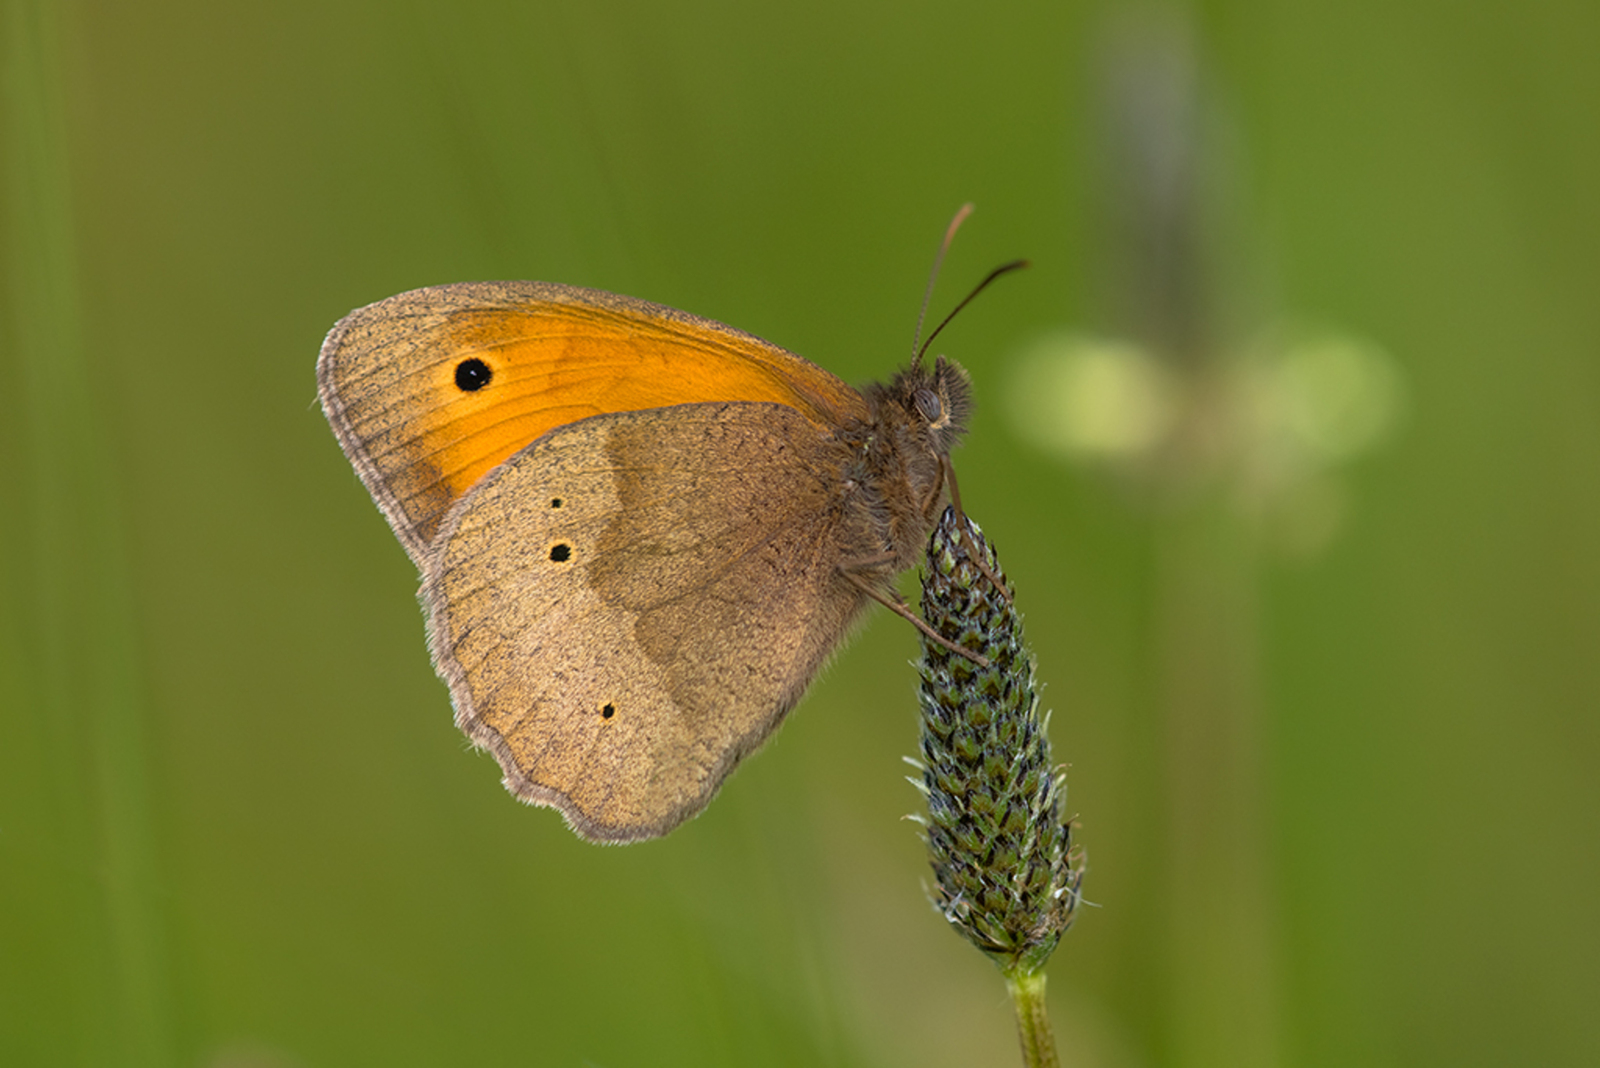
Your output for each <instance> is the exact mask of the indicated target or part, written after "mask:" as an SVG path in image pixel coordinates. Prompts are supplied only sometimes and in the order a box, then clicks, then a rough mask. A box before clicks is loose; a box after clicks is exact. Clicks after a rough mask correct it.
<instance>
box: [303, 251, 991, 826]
mask: <svg viewBox="0 0 1600 1068" xmlns="http://www.w3.org/2000/svg"><path fill="white" fill-rule="evenodd" d="M317 383H318V387H319V392H320V394H321V398H322V408H323V411H324V412H325V413H326V414H327V417H328V422H329V423H331V424H332V425H333V430H334V433H335V434H336V435H338V438H339V444H340V445H341V446H342V447H343V448H344V451H345V454H346V455H347V456H348V457H349V458H350V462H351V463H352V464H353V465H355V469H356V471H357V473H358V474H359V475H360V476H361V480H362V482H364V483H365V484H366V486H367V489H368V490H369V491H370V492H371V493H372V497H373V499H374V500H375V501H376V502H377V504H378V506H379V507H380V508H382V509H383V512H384V514H385V515H386V516H388V518H389V523H390V525H391V526H392V527H394V531H395V533H396V534H397V535H398V536H399V538H400V542H401V544H403V545H404V546H405V549H406V552H408V553H409V554H410V555H411V559H412V560H413V561H414V562H415V563H416V565H417V567H418V569H419V570H420V571H421V572H422V594H421V596H422V601H423V603H424V606H425V610H426V613H427V618H428V647H429V650H430V651H431V653H432V655H433V663H434V667H435V669H437V671H438V672H439V675H440V676H441V677H442V678H443V679H444V680H445V682H446V683H448V684H449V686H450V694H451V697H452V699H453V701H454V704H455V714H456V724H457V725H458V726H459V727H460V728H461V729H462V730H463V731H465V732H466V734H467V735H468V737H470V738H471V739H472V740H473V741H474V742H475V743H476V744H478V745H479V746H482V747H483V748H485V749H488V750H489V751H490V752H492V753H493V754H494V755H495V758H496V759H497V760H498V761H499V762H500V767H501V769H502V770H503V771H504V773H505V785H506V787H507V789H509V790H511V792H512V793H514V794H516V795H517V796H518V797H520V798H522V799H523V800H524V801H528V802H532V803H533V804H537V805H547V806H550V807H553V808H556V809H559V810H560V811H561V813H562V815H563V816H565V817H566V820H567V823H568V824H569V825H571V827H572V828H573V830H575V831H576V832H577V833H578V834H580V835H582V836H583V837H585V838H588V839H591V840H594V841H604V842H628V841H634V840H638V839H642V838H652V837H655V836H658V835H662V834H665V833H666V832H667V831H669V830H671V829H672V828H673V827H675V826H677V825H678V824H679V823H681V822H683V821H684V820H686V819H688V818H689V817H690V816H693V815H695V814H696V813H697V812H699V811H700V810H701V809H702V808H704V807H705V805H706V803H707V802H708V801H710V800H711V797H712V795H713V794H714V793H715V792H716V790H717V787H718V786H719V785H720V784H721V782H722V781H723V779H725V778H726V777H727V776H728V774H729V772H731V771H732V770H733V768H734V765H736V764H737V763H738V762H739V760H740V759H741V758H742V757H744V756H745V755H746V754H747V753H749V752H751V751H752V750H754V749H755V748H756V747H757V746H759V745H760V744H761V742H762V741H763V740H764V739H765V738H766V737H767V736H768V735H769V734H771V733H772V732H773V730H774V729H776V727H777V726H778V724H779V723H780V722H781V721H782V719H783V717H784V715H785V714H786V713H787V712H788V711H789V709H790V708H792V707H794V704H795V702H797V701H798V700H799V699H800V696H801V694H802V693H803V692H804V690H805V688H806V685H807V683H808V682H809V681H810V680H811V677H812V676H813V675H814V674H815V673H816V671H817V669H818V667H819V666H820V665H821V664H822V662H823V660H825V659H826V658H827V656H828V654H829V652H830V651H831V650H832V649H833V648H834V647H835V646H837V645H838V644H839V643H840V641H841V640H842V639H843V638H844V636H845V634H846V632H847V631H848V630H849V627H850V624H851V622H852V621H853V620H854V619H855V618H856V617H857V616H858V615H859V614H860V612H861V610H862V609H863V607H865V605H866V603H867V602H868V601H869V600H871V599H874V598H876V599H878V600H881V601H884V602H885V603H888V604H890V605H891V607H893V606H895V605H897V604H898V601H899V599H898V596H897V595H896V594H895V591H894V587H893V581H894V578H895V576H896V575H898V574H899V573H900V572H901V571H903V570H905V569H906V568H907V567H909V566H911V564H912V562H913V560H914V558H915V556H916V554H917V552H918V550H919V548H920V547H921V545H922V543H923V541H924V540H925V539H926V537H927V535H928V532H929V530H930V529H931V527H932V524H933V521H934V518H935V516H936V514H937V511H938V508H939V506H940V504H942V501H943V498H944V495H945V492H946V485H947V481H948V480H947V478H946V477H945V472H946V470H947V462H946V457H947V455H948V453H949V451H950V449H951V448H952V447H953V446H954V445H955V444H956V441H957V439H958V438H959V437H960V436H961V434H962V432H963V429H964V427H965V424H966V420H967V415H968V412H969V409H970V400H969V389H968V385H967V378H966V375H965V373H964V372H963V371H962V370H961V369H960V368H959V367H958V366H957V365H955V364H954V363H951V362H949V361H947V360H945V359H944V358H942V357H941V358H939V359H938V360H936V361H934V362H933V363H932V365H931V366H929V365H925V364H923V363H922V362H921V361H920V359H918V360H915V361H913V363H912V365H911V366H910V367H909V368H907V369H906V370H905V371H902V372H901V373H900V374H898V375H897V376H896V377H895V378H894V379H893V381H891V382H890V383H889V384H888V385H882V384H873V385H869V386H867V387H866V388H865V389H863V390H860V391H857V390H855V389H852V388H851V387H850V386H848V385H846V384H845V383H844V382H842V381H840V380H839V379H838V378H835V377H834V376H833V375H831V374H829V373H828V372H827V371H824V370H823V369H822V368H820V367H817V366H816V365H814V364H811V363H808V362H807V361H805V360H803V359H801V358H800V357H799V356H796V355H794V354H793V353H790V352H786V351H784V350H783V349H780V348H777V347H776V346H774V345H770V344H768V343H767V342H765V341H762V340H761V339H759V338H756V337H752V336H751V335H749V334H745V333H741V332H740V331H738V330H734V329H732V328H730V327H727V326H724V325H722V324H721V323H716V322H712V321H710V320H707V319H700V318H697V317H695V316H692V315H687V314H685V313H683V312H680V311H674V310H673V309H671V308H665V307H661V306H660V305H656V304H649V303H646V302H644V301H641V300H633V299H630V298H628V297H620V296H615V295H613V294H610V293H602V292H599V291H597V290H592V289H579V288H576V287H573V286H562V285H550V284H546V283H542V282H476V283H465V284H461V285H446V286H435V287H433V288H430V289H418V290H414V291H412V292H410V293H402V294H400V295H399V296H395V297H390V298H389V299H388V300H384V301H379V302H378V303H376V304H371V305H368V306H367V307H365V308H361V309H359V310H357V311H354V312H352V313H350V314H349V315H348V316H346V317H345V318H344V319H342V320H341V321H340V322H339V323H338V324H337V325H336V326H335V327H334V328H333V330H332V331H331V332H330V333H329V334H328V338H327V341H326V342H324V344H323V346H322V354H321V357H320V358H319V360H318V361H317ZM912 618H914V617H912Z"/></svg>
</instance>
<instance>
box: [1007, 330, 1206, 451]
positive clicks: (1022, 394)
mask: <svg viewBox="0 0 1600 1068" xmlns="http://www.w3.org/2000/svg"><path fill="white" fill-rule="evenodd" d="M1176 399H1177V397H1176V389H1175V388H1174V383H1173V382H1172V381H1171V374H1170V373H1169V372H1168V371H1167V369H1166V368H1165V367H1163V366H1162V365H1161V364H1160V363H1159V362H1158V361H1157V360H1156V359H1155V358H1154V357H1152V356H1151V355H1150V354H1149V353H1147V352H1145V351H1144V350H1143V349H1141V348H1140V347H1139V346H1137V345H1135V344H1133V343H1131V342H1127V341H1119V340H1115V339H1109V338H1095V337H1090V336H1088V335H1085V334H1077V333H1072V332H1068V331H1060V332H1057V333H1052V334H1048V335H1046V336H1044V337H1041V338H1039V339H1038V340H1037V341H1035V342H1034V343H1033V344H1032V345H1030V346H1029V347H1028V349H1027V350H1026V351H1025V352H1024V353H1023V354H1022V356H1021V358H1020V360H1019V361H1018V364H1017V368H1016V371H1015V373H1014V374H1013V376H1012V379H1011V410H1012V414H1013V416H1014V418H1015V421H1016V427H1017V430H1018V432H1019V433H1020V434H1022V435H1023V436H1024V437H1026V438H1028V439H1029V440H1030V441H1032V442H1033V443H1034V444H1035V445H1037V446H1038V447H1039V448H1041V449H1044V450H1045V451H1047V452H1053V453H1058V454H1061V455H1064V456H1067V457H1083V458H1089V459H1118V458H1127V457H1135V456H1139V455H1142V454H1144V453H1146V452H1148V451H1149V450H1150V449H1152V448H1154V447H1155V446H1156V445H1158V444H1160V442H1161V441H1162V439H1164V438H1165V437H1166V435H1167V433H1168V431H1170V430H1171V429H1172V423H1173V418H1174V415H1175V413H1176V406H1175V401H1176Z"/></svg>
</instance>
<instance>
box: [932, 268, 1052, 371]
mask: <svg viewBox="0 0 1600 1068" xmlns="http://www.w3.org/2000/svg"><path fill="white" fill-rule="evenodd" d="M943 254H944V253H943V250H941V251H940V255H941V256H942V255H943ZM1026 266H1028V261H1027V260H1012V261H1011V262H1010V263H1004V264H1001V265H1000V266H999V267H996V268H995V269H994V270H992V271H990V272H989V274H988V276H987V277H986V278H984V280H983V281H981V282H979V283H978V284H977V285H976V286H974V287H973V289H972V292H971V293H968V294H967V295H966V298H965V299H963V300H962V302H961V303H960V304H957V305H956V306H955V307H954V308H952V309H950V314H949V315H946V316H945V317H944V319H943V321H941V322H940V323H939V325H938V326H936V327H934V328H933V333H931V334H929V335H928V340H926V341H924V342H923V343H922V347H921V348H920V349H918V350H917V351H916V355H915V356H913V357H912V359H911V365H912V366H913V367H915V366H916V365H917V364H919V363H921V362H922V354H923V353H925V352H927V351H928V346H929V345H932V344H933V339H934V338H936V337H938V336H939V331H941V330H943V329H944V328H945V327H947V326H949V325H950V320H951V319H954V318H955V317H956V313H957V312H959V311H960V310H961V309H962V308H965V307H966V306H967V305H968V304H971V303H972V298H973V297H975V296H977V295H978V294H979V293H982V292H983V291H984V290H985V289H987V288H988V287H989V283H990V282H993V281H994V280H995V279H996V278H999V277H1000V276H1001V275H1003V274H1010V273H1011V272H1012V271H1020V270H1021V269H1022V268H1024V267H1026ZM930 289H931V287H930ZM924 307H926V301H924ZM917 328H918V330H920V329H921V328H922V324H921V322H920V321H919V322H918V324H917Z"/></svg>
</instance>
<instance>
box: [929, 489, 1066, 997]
mask: <svg viewBox="0 0 1600 1068" xmlns="http://www.w3.org/2000/svg"><path fill="white" fill-rule="evenodd" d="M961 524H964V526H965V531H964V536H963V530H962V526H961ZM974 552H975V553H976V554H978V555H979V556H980V557H981V558H982V561H983V566H981V567H980V566H978V565H977V564H975V563H974V562H973V559H972V555H971V554H972V553H974ZM1001 587H1004V588H1003V589H1002V588H1001ZM922 610H923V616H924V617H925V618H926V620H927V622H928V624H929V625H930V626H931V627H932V628H933V629H934V630H935V631H937V632H938V633H939V634H941V635H943V636H944V637H945V638H947V639H949V640H950V641H951V642H953V643H954V644H955V645H957V646H959V647H961V648H963V649H968V650H971V651H972V652H973V653H976V654H978V655H979V656H981V657H983V658H984V659H985V660H987V661H988V666H980V665H979V664H978V663H977V662H975V661H973V660H971V659H968V658H967V657H964V656H962V655H960V654H958V653H955V652H952V651H951V650H950V649H948V648H946V647H944V646H943V645H940V644H938V643H937V642H934V641H932V640H930V639H928V638H926V637H924V638H923V642H922V659H921V661H920V663H919V665H918V667H919V670H920V673H921V677H922V678H921V687H920V698H921V704H922V759H921V760H920V761H909V762H910V763H912V764H913V766H916V767H918V768H920V770H921V772H922V775H921V777H920V780H919V779H912V780H911V782H912V785H914V786H916V787H917V788H918V789H919V790H920V791H921V792H922V793H923V794H924V795H925V797H926V799H927V803H928V812H927V816H926V817H920V818H918V819H919V822H921V823H922V824H923V828H924V831H925V835H926V840H927V844H928V857H929V860H930V861H931V863H932V866H933V877H934V893H933V898H934V904H935V905H936V907H937V908H938V909H939V911H940V912H941V913H943V914H944V917H945V919H946V920H948V921H950V924H951V925H952V926H954V927H955V928H956V930H958V931H960V932H961V933H962V934H963V935H964V936H966V938H967V939H968V940H969V941H970V942H971V943H972V944H973V945H975V946H977V947H978V948H979V949H980V950H982V951H983V952H984V953H985V954H987V955H988V956H989V958H990V959H991V960H992V961H994V963H995V964H996V965H997V966H999V968H1000V970H1001V971H1002V972H1003V973H1004V974H1005V975H1006V977H1007V978H1008V979H1018V978H1023V977H1027V976H1031V975H1034V974H1036V973H1039V972H1041V971H1042V970H1043V968H1044V964H1045V962H1046V961H1047V960H1048V959H1049V957H1050V954H1051V953H1052V952H1053V951H1054V950H1055V948H1056V944H1057V943H1058V942H1059V941H1060V940H1061V936H1062V934H1063V933H1065V931H1066V930H1067V928H1068V927H1070V926H1071V925H1072V920H1073V916H1074V914H1075V913H1076V912H1077V908H1078V904H1079V902H1080V901H1081V900H1082V899H1081V896H1080V887H1081V886H1082V883H1083V873H1084V866H1083V856H1082V853H1081V851H1079V850H1076V849H1074V848H1073V845H1072V824H1071V822H1070V821H1068V820H1065V819H1063V818H1062V806H1063V805H1064V804H1065V801H1066V777H1065V775H1064V774H1063V773H1062V772H1060V771H1059V770H1058V769H1057V768H1056V767H1054V765H1053V764H1052V761H1051V756H1050V738H1049V734H1048V730H1047V728H1048V717H1044V718H1042V719H1041V717H1040V715H1039V710H1038V700H1037V698H1036V696H1035V694H1034V681H1033V659H1032V657H1031V656H1030V655H1029V654H1028V650H1027V647H1026V646H1025V645H1024V644H1023V637H1022V620H1021V618H1020V617H1019V616H1018V614H1017V611H1016V608H1015V606H1014V605H1013V603H1012V598H1011V588H1010V584H1009V583H1008V582H1007V581H1006V579H1005V576H1004V575H1003V574H1002V573H1001V571H1000V566H999V561H998V558H997V557H996V556H995V552H994V549H993V547H991V546H990V545H989V543H988V542H987V541H986V540H985V539H984V536H983V532H982V531H981V530H980V529H979V528H978V525H977V524H976V523H973V522H972V521H971V520H970V519H966V518H965V517H959V518H958V516H957V514H956V513H955V511H954V509H950V508H947V509H946V510H945V513H944V516H943V517H942V518H941V519H940V521H939V524H938V526H937V527H936V528H935V529H934V532H933V534H932V536H931V537H930V538H929V541H928V556H927V569H926V572H925V574H924V575H923V581H922Z"/></svg>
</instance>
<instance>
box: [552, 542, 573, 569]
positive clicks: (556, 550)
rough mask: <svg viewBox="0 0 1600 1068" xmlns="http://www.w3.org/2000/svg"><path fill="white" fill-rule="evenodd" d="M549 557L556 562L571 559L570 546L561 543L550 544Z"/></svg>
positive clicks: (560, 562) (562, 562) (564, 561)
mask: <svg viewBox="0 0 1600 1068" xmlns="http://www.w3.org/2000/svg"><path fill="white" fill-rule="evenodd" d="M550 559H551V560H554V561H555V562H556V563H558V564H564V563H566V562H567V561H568V560H571V559H572V546H570V545H566V544H561V545H552V546H550Z"/></svg>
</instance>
